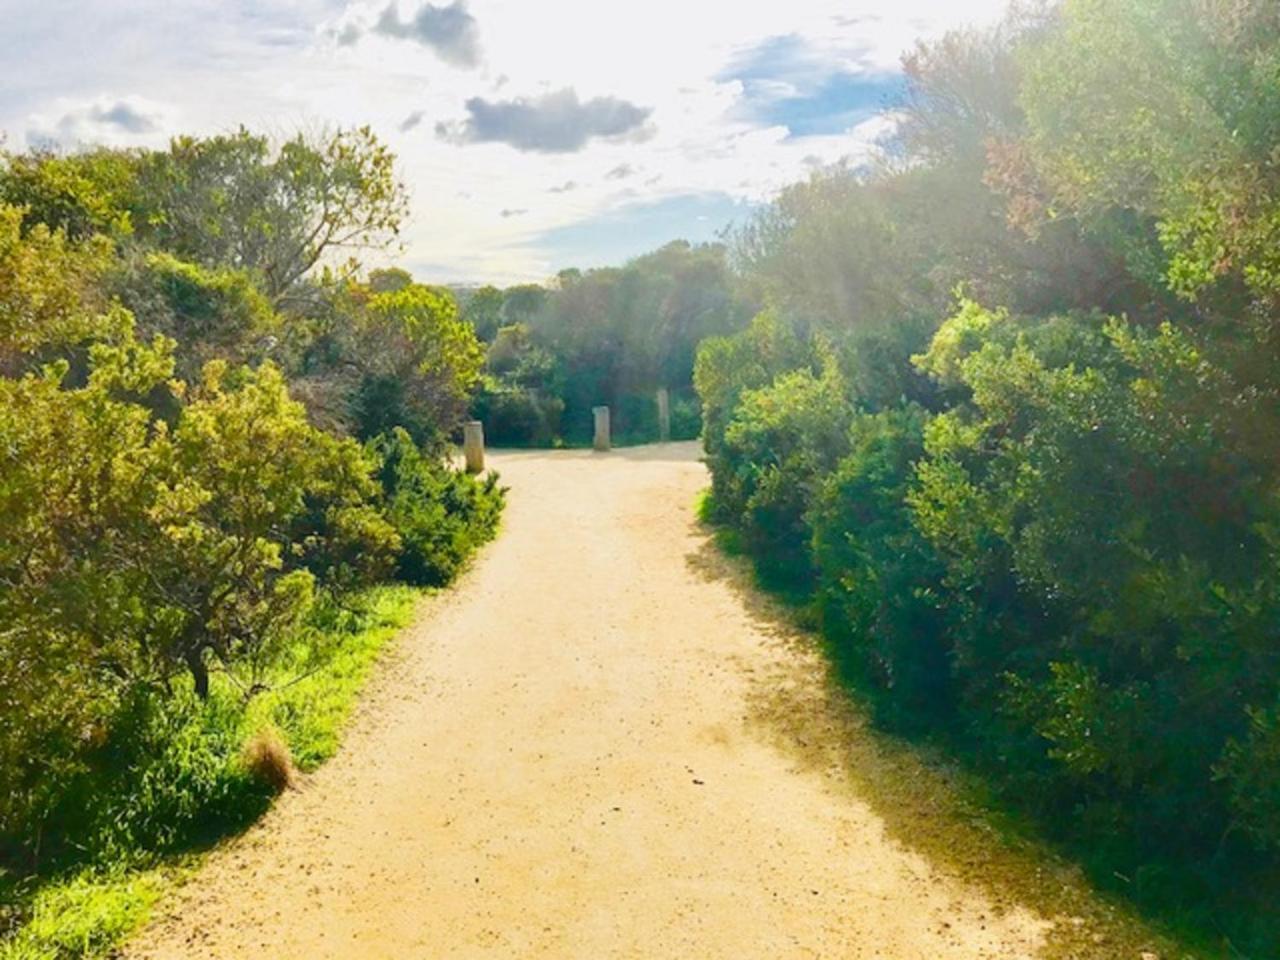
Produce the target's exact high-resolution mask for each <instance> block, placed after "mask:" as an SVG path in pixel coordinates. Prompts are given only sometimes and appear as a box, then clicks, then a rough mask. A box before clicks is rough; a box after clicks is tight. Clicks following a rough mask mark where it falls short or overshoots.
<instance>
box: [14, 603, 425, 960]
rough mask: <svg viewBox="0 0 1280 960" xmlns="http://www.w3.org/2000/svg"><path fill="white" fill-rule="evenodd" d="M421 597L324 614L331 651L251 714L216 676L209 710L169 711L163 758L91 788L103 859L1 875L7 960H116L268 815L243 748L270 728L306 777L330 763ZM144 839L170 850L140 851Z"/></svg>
mask: <svg viewBox="0 0 1280 960" xmlns="http://www.w3.org/2000/svg"><path fill="white" fill-rule="evenodd" d="M423 595H424V591H423V590H421V589H417V588H412V587H404V586H386V587H377V588H374V589H372V590H369V591H366V592H364V593H362V594H360V595H358V596H357V597H355V598H353V602H350V603H348V604H346V605H345V606H344V607H342V608H336V607H335V608H329V609H326V610H324V611H322V612H321V613H320V614H319V615H318V616H317V618H316V620H315V622H314V623H313V624H312V627H313V629H312V630H311V631H309V632H308V636H309V643H311V644H314V645H316V646H318V647H320V648H322V649H323V651H324V655H323V657H322V658H321V659H320V660H319V661H318V663H319V665H318V666H317V667H315V668H313V669H310V670H308V671H306V672H304V673H301V674H293V675H292V676H287V675H282V676H280V677H278V678H275V679H276V680H277V684H276V685H275V686H274V688H273V689H271V690H269V691H267V692H266V693H263V694H260V695H258V696H256V697H254V698H253V699H251V700H250V701H249V703H248V704H247V705H246V704H244V702H243V698H242V697H241V696H240V694H239V693H238V691H236V690H235V689H234V688H233V687H232V686H231V685H230V684H229V683H227V682H226V681H225V679H222V678H219V680H218V682H217V684H216V686H215V689H214V690H213V691H212V693H211V696H210V698H209V700H208V701H206V702H205V703H198V702H194V701H189V700H188V701H186V703H185V705H183V706H181V707H180V708H179V709H176V710H174V711H172V712H169V713H166V714H164V716H163V721H162V723H161V731H160V732H161V733H162V734H163V740H162V742H163V743H164V750H163V753H164V754H165V755H164V756H162V757H160V758H156V759H154V760H153V761H151V762H148V763H146V764H142V765H136V764H135V765H134V766H131V767H129V768H128V769H126V770H125V772H124V773H123V774H122V775H120V776H119V777H117V778H116V779H114V780H111V781H107V782H105V785H104V782H102V781H96V782H94V783H91V784H89V789H100V790H101V795H100V796H95V797H94V804H95V806H98V807H100V813H101V816H100V819H101V820H103V821H104V822H108V823H111V824H113V825H116V826H113V827H112V828H110V829H108V830H107V831H106V833H105V834H104V833H103V831H101V830H100V831H99V832H98V834H96V836H99V837H103V838H104V839H101V840H100V842H99V843H98V844H97V845H96V846H95V847H94V848H93V851H94V852H92V853H90V852H88V850H86V851H85V853H84V854H83V855H82V856H79V857H77V856H75V855H71V856H64V857H62V858H61V859H60V860H59V861H58V862H56V863H55V864H54V865H53V867H52V868H51V869H50V870H49V871H48V872H45V873H38V874H35V875H27V876H21V877H19V876H13V875H9V876H6V875H5V874H4V873H3V872H0V932H3V930H4V927H5V926H8V927H9V931H8V933H7V935H5V936H4V937H3V939H0V960H71V958H82V960H87V958H95V957H109V956H111V955H112V954H113V953H114V951H115V950H116V948H118V947H119V946H120V944H121V943H123V942H124V940H125V939H127V938H128V936H129V935H130V934H131V933H133V932H134V931H135V930H137V929H138V928H139V927H140V926H141V925H142V924H143V923H145V922H146V920H147V918H148V916H149V915H150V911H151V909H152V907H153V906H154V904H155V903H156V902H157V901H158V900H159V899H160V898H161V897H162V896H163V895H164V893H165V892H166V891H167V890H168V889H170V888H171V887H172V886H173V885H174V884H175V883H176V882H178V881H180V880H181V879H182V878H183V877H184V876H186V875H187V874H189V873H190V871H191V870H192V869H193V868H194V867H195V866H196V865H197V864H198V863H199V861H200V858H201V855H202V852H203V851H204V850H206V849H207V848H208V847H209V845H210V844H212V843H214V842H216V841H218V840H219V839H222V838H224V837H226V836H228V835H230V834H233V833H235V832H237V831H238V830H241V829H243V828H245V827H247V826H248V825H249V824H250V823H252V822H253V821H254V820H255V819H256V818H257V817H258V816H260V815H261V813H262V812H263V811H264V810H265V809H266V807H267V806H268V804H269V794H268V793H266V792H264V790H263V789H262V787H261V785H260V784H257V783H255V782H253V780H252V778H251V777H250V775H249V773H248V771H246V770H245V769H244V765H243V762H242V759H241V756H240V752H241V748H242V746H243V744H244V743H245V741H246V740H247V739H248V738H249V737H251V736H253V735H254V734H255V733H256V732H258V731H259V730H261V729H262V728H263V727H264V726H267V725H270V726H273V727H275V728H276V729H278V730H279V731H280V733H281V735H282V736H283V738H284V740H285V742H286V743H287V744H288V745H289V749H290V751H291V752H292V754H293V758H294V761H295V763H296V764H297V765H298V767H299V768H301V769H302V770H304V771H305V770H312V769H315V768H316V767H317V766H319V765H320V764H321V763H323V762H324V761H325V760H326V759H328V758H329V757H331V756H332V755H333V754H334V752H335V751H336V750H337V748H338V744H339V742H340V739H341V735H342V730H343V727H344V726H345V724H346V722H347V720H348V719H349V717H350V715H351V712H352V709H353V708H354V706H355V703H356V700H357V697H358V694H359V693H360V691H361V689H362V688H363V686H364V684H365V682H366V681H367V680H368V678H369V675H370V672H371V670H372V668H373V666H374V664H375V663H376V661H377V658H378V655H379V653H380V652H381V651H382V650H383V649H384V648H385V647H386V645H387V643H388V641H390V640H391V638H392V637H394V636H395V635H396V633H397V632H398V631H399V630H400V629H401V628H403V627H404V626H405V625H406V624H408V623H409V622H410V620H411V619H412V618H413V614H414V610H415V608H416V606H417V603H418V601H419V599H420V598H421V597H422V596H423ZM149 732H150V733H151V734H152V735H154V734H155V728H154V727H153V728H152V729H151V730H150V731H149ZM157 821H162V822H161V823H159V825H158V826H157V823H156V822H157ZM163 821H175V822H178V821H184V822H185V826H174V825H173V823H165V822H163ZM165 828H171V829H165ZM143 835H145V836H147V837H149V838H154V837H161V838H163V842H162V843H160V844H156V843H155V842H154V841H152V842H141V841H139V840H138V839H137V838H138V837H139V836H143ZM157 846H159V847H160V849H159V850H157Z"/></svg>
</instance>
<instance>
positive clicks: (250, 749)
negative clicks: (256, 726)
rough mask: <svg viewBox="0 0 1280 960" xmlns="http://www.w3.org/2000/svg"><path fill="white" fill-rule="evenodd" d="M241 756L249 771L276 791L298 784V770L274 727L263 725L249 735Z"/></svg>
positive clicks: (287, 747)
mask: <svg viewBox="0 0 1280 960" xmlns="http://www.w3.org/2000/svg"><path fill="white" fill-rule="evenodd" d="M242 758H243V760H244V765H245V767H247V768H248V770H249V772H250V773H251V774H252V775H253V776H254V777H255V778H256V779H257V780H259V781H261V782H262V783H264V784H266V785H267V786H269V787H270V788H271V789H272V790H273V791H275V792H276V793H281V792H283V791H284V790H287V789H288V788H290V787H296V786H297V784H298V770H297V768H296V767H295V766H294V765H293V755H292V754H291V753H290V752H289V745H288V744H287V743H285V742H284V738H283V737H281V736H280V731H278V730H276V728H275V727H270V726H268V727H263V728H262V729H261V730H259V731H258V732H257V733H255V734H254V735H253V736H252V737H250V738H249V739H248V741H246V743H245V745H244V751H243V753H242Z"/></svg>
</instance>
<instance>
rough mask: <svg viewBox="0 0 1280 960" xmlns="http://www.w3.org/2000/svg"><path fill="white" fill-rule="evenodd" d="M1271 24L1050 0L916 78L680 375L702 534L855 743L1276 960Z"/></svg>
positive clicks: (1172, 9)
mask: <svg viewBox="0 0 1280 960" xmlns="http://www.w3.org/2000/svg"><path fill="white" fill-rule="evenodd" d="M1268 11H1269V8H1268V7H1267V5H1266V4H1261V3H1253V2H1251V0H1242V2H1241V3H1235V4H1228V5H1214V4H1197V3H1193V2H1191V0H1143V2H1141V3H1132V2H1129V0H1068V2H1066V3H1064V4H1062V5H1061V6H1060V7H1053V8H1046V9H1045V10H1042V11H1040V12H1039V13H1036V12H1034V11H1032V12H1031V13H1030V14H1027V13H1021V14H1015V15H1014V16H1012V17H1011V18H1010V19H1009V20H1008V21H1007V22H1005V23H1004V24H1002V25H1000V26H999V27H998V28H996V29H994V30H992V31H990V32H986V33H977V32H973V33H961V34H955V35H953V36H950V37H948V38H946V39H945V40H944V41H942V42H940V43H938V44H936V45H933V46H929V47H923V48H921V49H919V50H917V51H916V52H915V53H914V54H913V55H912V56H911V57H910V58H909V59H908V76H909V80H910V86H909V90H908V94H907V96H906V98H905V102H904V104H903V107H902V109H903V113H902V118H901V124H902V125H901V127H900V132H899V139H898V141H897V144H896V148H897V150H896V152H894V153H893V155H892V157H891V161H892V162H890V163H886V164H885V165H884V166H883V167H882V168H880V169H876V170H873V171H871V172H869V173H868V172H863V173H859V174H853V173H850V172H847V171H842V170H836V171H829V172H825V173H822V174H818V175H815V177H814V179H813V180H812V181H811V182H810V183H808V184H804V185H800V186H797V187H794V188H791V189H790V190H788V191H786V192H784V194H783V196H782V197H781V198H780V199H779V201H778V202H777V203H776V204H775V205H774V206H773V207H771V208H770V209H769V210H767V211H766V212H765V213H764V214H762V215H761V216H760V217H759V218H758V219H757V220H756V221H755V222H754V223H752V224H750V225H749V226H748V227H747V228H746V229H745V230H743V231H741V232H740V233H739V235H738V237H737V239H736V243H735V247H734V256H735V259H736V261H737V262H738V264H739V265H740V267H741V269H742V270H743V271H744V275H745V279H746V281H747V282H748V283H750V284H751V285H753V286H754V287H755V288H757V289H758V290H759V292H760V295H761V296H762V297H763V298H764V299H765V300H766V301H767V302H768V303H769V305H770V306H769V309H768V310H767V311H766V312H765V313H763V314H761V316H760V317H758V318H757V320H756V321H755V322H754V323H753V324H752V326H751V327H750V328H749V329H748V330H746V331H744V332H742V333H739V334H737V335H735V336H733V337H729V338H717V339H711V340H707V341H706V342H704V343H703V345H702V347H701V350H700V352H699V356H698V360H697V364H696V376H695V383H696V386H697V388H698V391H699V393H700V395H701V399H702V404H703V424H704V427H703V441H704V446H705V449H706V453H707V462H708V464H709V466H710V468H711V471H712V504H711V506H712V515H713V516H714V517H716V518H717V519H718V520H720V521H721V522H724V523H728V524H730V525H732V526H734V527H736V528H737V530H738V531H739V533H740V537H739V539H740V540H741V541H742V542H743V543H744V544H745V545H746V546H747V547H748V549H749V550H750V551H751V553H752V555H753V556H754V557H755V559H756V561H757V564H758V566H759V568H760V571H761V573H762V575H764V576H765V578H766V580H767V581H768V582H770V583H774V584H778V585H781V586H785V587H786V588H787V589H788V590H791V591H797V590H798V591H799V592H800V595H801V596H802V597H805V598H807V599H809V600H810V601H811V602H812V606H813V609H814V610H815V612H816V614H817V616H818V618H819V620H820V623H821V624H822V628H823V631H824V633H825V634H826V635H827V637H828V638H829V640H830V642H831V648H832V651H833V653H834V655H835V657H836V659H837V660H838V662H839V664H840V666H841V667H842V669H843V671H844V675H845V676H846V677H848V678H849V679H850V680H851V681H853V682H855V683H856V684H857V685H858V686H859V687H860V688H861V689H862V690H863V691H864V692H865V693H866V695H867V696H868V697H869V698H870V701H871V702H872V703H873V705H874V708H875V710H876V713H877V716H878V717H879V718H880V719H881V720H882V721H883V722H885V723H887V724H890V725H891V726H893V727H894V728H895V729H898V730H902V731H909V732H911V733H914V734H924V735H928V736H930V737H934V738H938V739H941V740H943V741H945V742H946V743H947V744H949V745H950V746H951V747H952V748H954V749H955V750H957V751H958V752H959V753H960V754H961V755H962V756H965V757H967V758H968V759H969V760H970V761H971V762H973V763H975V764H977V765H979V766H980V767H982V768H983V769H985V770H986V771H988V772H989V773H990V774H991V775H992V777H993V779H994V781H995V782H996V783H998V784H1000V785H1001V786H1002V788H1003V795H1004V796H1006V797H1007V798H1009V799H1010V800H1011V801H1012V802H1014V803H1016V804H1017V805H1019V806H1020V807H1021V808H1022V809H1023V810H1025V811H1029V812H1031V813H1034V814H1036V815H1038V816H1040V817H1041V818H1042V822H1043V823H1044V824H1046V825H1047V826H1048V827H1049V829H1050V830H1051V831H1052V832H1053V833H1054V834H1055V835H1057V836H1058V837H1060V838H1062V839H1063V840H1066V841H1069V842H1071V843H1073V844H1075V849H1077V850H1079V851H1081V852H1082V853H1083V855H1084V857H1085V859H1086V861H1087V862H1089V863H1090V864H1091V865H1092V866H1094V867H1096V868H1098V873H1099V876H1100V877H1101V878H1103V880H1104V881H1106V882H1109V883H1113V884H1114V883H1116V882H1119V883H1121V885H1122V886H1123V888H1124V889H1125V890H1126V892H1128V893H1130V894H1132V895H1133V896H1135V897H1137V898H1138V899H1139V900H1141V901H1143V902H1145V903H1148V904H1153V905H1158V906H1161V907H1163V908H1166V909H1169V910H1170V912H1171V913H1175V914H1176V915H1177V918H1178V920H1179V921H1180V922H1186V921H1188V920H1191V921H1193V922H1196V923H1198V924H1200V925H1201V927H1202V929H1208V928H1211V927H1212V928H1216V930H1218V931H1224V932H1225V935H1226V936H1228V937H1229V938H1230V939H1231V941H1232V942H1233V943H1234V944H1235V945H1236V946H1237V947H1239V949H1241V950H1245V951H1252V953H1251V954H1250V955H1259V956H1261V955H1271V954H1272V953H1274V951H1275V947H1276V944H1277V943H1278V942H1280V940H1277V937H1280V931H1278V930H1277V929H1276V926H1275V923H1274V920H1275V918H1274V914H1273V913H1268V912H1267V909H1266V908H1265V907H1261V908H1260V906H1259V905H1260V904H1261V903H1262V902H1264V901H1266V900H1267V898H1268V897H1273V895H1274V893H1275V887H1274V866H1275V852H1276V850H1277V849H1280V846H1278V843H1277V841H1278V839H1280V838H1278V836H1277V826H1278V825H1280V777H1277V774H1276V769H1277V749H1280V724H1278V723H1277V716H1278V714H1277V697H1278V696H1280V658H1278V657H1277V650H1278V649H1280V648H1277V633H1276V627H1277V624H1278V623H1280V569H1278V567H1277V561H1278V559H1280V536H1278V535H1277V529H1278V527H1277V524H1278V521H1280V515H1278V513H1277V511H1278V510H1280V469H1277V461H1276V457H1275V452H1274V451H1275V448H1276V444H1277V443H1278V442H1280V417H1277V413H1276V411H1277V409H1280V406H1278V405H1277V400H1278V399H1280V381H1278V380H1277V378H1276V375H1275V363H1274V358H1275V348H1276V337H1275V330H1276V317H1277V313H1276V310H1277V302H1278V301H1277V299H1276V297H1275V292H1274V269H1273V265H1272V263H1271V258H1272V257H1273V251H1272V250H1271V249H1270V248H1268V247H1267V243H1268V242H1269V241H1267V240H1265V239H1264V238H1266V237H1269V236H1271V233H1270V231H1272V230H1273V229H1274V223H1273V221H1274V212H1273V210H1272V206H1273V201H1272V197H1273V194H1274V193H1275V186H1274V184H1273V183H1272V180H1274V179H1275V159H1274V144H1275V137H1274V134H1275V129H1276V128H1275V125H1274V124H1273V123H1272V122H1271V121H1270V120H1267V119H1265V118H1266V117H1269V116H1271V114H1272V113H1274V109H1273V108H1274V104H1275V100H1276V97H1277V96H1280V89H1278V88H1277V87H1276V86H1275V83H1274V76H1275V74H1274V65H1275V63H1276V62H1277V58H1278V57H1280V53H1278V52H1277V51H1280V31H1278V30H1277V29H1276V27H1277V22H1276V21H1275V17H1274V13H1273V12H1268ZM1170 104H1178V107H1177V109H1176V110H1171V108H1170V106H1169V105H1170ZM1268 111H1270V113H1268ZM1268 151H1270V152H1268ZM904 158H905V159H906V160H907V161H909V162H907V163H905V164H904V163H901V162H899V161H901V160H902V159H904ZM1246 185H1247V186H1246ZM831 237H836V238H840V239H841V242H840V243H837V244H835V245H834V246H831V247H829V248H827V247H826V246H824V244H826V243H827V241H826V239H825V238H831ZM1264 248H1266V249H1264ZM957 283H959V284H960V285H961V286H960V287H959V288H957ZM1117 878H1120V879H1119V880H1118V881H1117ZM1263 891H1267V892H1265V893H1264V892H1263ZM1272 902H1273V901H1272Z"/></svg>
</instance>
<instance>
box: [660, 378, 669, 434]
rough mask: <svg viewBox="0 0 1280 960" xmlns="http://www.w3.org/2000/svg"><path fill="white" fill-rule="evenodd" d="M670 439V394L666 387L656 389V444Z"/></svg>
mask: <svg viewBox="0 0 1280 960" xmlns="http://www.w3.org/2000/svg"><path fill="white" fill-rule="evenodd" d="M670 439H671V394H670V393H668V392H667V388H666V387H659V388H658V442H659V443H666V442H668V441H669V440H670Z"/></svg>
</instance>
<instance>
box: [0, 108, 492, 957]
mask: <svg viewBox="0 0 1280 960" xmlns="http://www.w3.org/2000/svg"><path fill="white" fill-rule="evenodd" d="M404 206H405V203H404V194H403V189H402V188H401V186H400V184H399V183H398V181H397V180H396V179H395V176H394V169H393V161H392V158H391V156H390V154H389V153H387V151H386V150H385V148H384V147H382V146H381V145H380V144H379V143H378V142H377V140H376V139H375V138H374V137H373V136H372V135H371V134H370V133H369V132H368V131H367V130H357V131H343V132H338V133H336V134H333V135H330V136H326V137H323V138H313V139H307V138H303V137H298V138H294V139H292V140H289V141H287V142H285V143H283V144H280V145H278V146H276V145H272V144H271V143H270V142H268V141H267V140H266V139H264V138H262V137H258V136H255V135H252V134H250V133H248V132H245V131H240V132H239V133H236V134H233V135H229V136H219V137H211V138H206V139H193V138H182V139H179V140H175V141H174V142H173V144H172V145H171V147H170V148H169V149H168V150H164V151H118V150H105V149H99V150H93V151H88V152H81V153H73V154H66V155H62V154H54V153H40V152H36V153H28V154H18V155H4V156H2V157H0V460H2V463H3V467H2V468H0V623H2V624H3V626H0V893H3V895H4V899H3V904H4V905H3V907H2V908H0V910H2V911H3V912H0V943H3V944H4V946H3V947H0V951H3V952H2V954H0V955H3V956H6V957H14V958H18V957H21V958H27V957H62V956H68V957H70V956H77V957H78V956H82V955H86V954H92V953H94V952H101V951H103V950H106V949H108V948H110V946H111V945H112V944H113V943H114V942H115V940H116V939H117V938H118V937H119V936H121V935H123V934H124V933H125V932H127V930H128V929H129V928H130V927H131V926H132V925H134V924H135V923H136V922H137V920H138V919H139V918H140V917H141V916H142V915H143V913H144V912H145V907H146V905H147V904H148V903H149V901H150V900H151V899H152V898H154V896H155V895H156V891H157V890H158V889H159V887H158V884H159V880H160V878H161V877H162V876H163V875H164V874H165V872H166V871H167V870H169V869H170V868H169V866H167V864H168V863H169V861H166V860H165V859H164V858H165V857H168V856H173V855H179V854H183V853H185V852H187V851H191V850H195V849H199V848H200V847H201V846H203V845H205V844H207V843H209V842H211V841H213V840H215V839H217V838H218V837H220V836H223V835H225V834H226V833H227V832H228V831H233V830H237V829H240V828H242V827H244V826H245V825H247V824H248V823H249V822H251V821H252V819H253V818H254V817H256V816H257V815H258V814H259V813H260V812H261V811H262V810H263V809H264V808H265V806H266V804H267V803H268V802H269V800H270V798H271V796H272V795H273V794H274V793H276V792H278V791H279V790H280V789H282V788H283V787H285V786H286V785H287V784H288V783H289V782H291V780H292V777H293V770H294V765H295V764H296V765H297V766H298V767H300V768H301V769H303V770H306V769H310V768H311V767H313V766H314V765H315V764H316V763H318V762H319V761H320V760H322V759H323V758H324V757H326V756H328V755H329V754H330V753H331V752H332V751H333V749H334V747H335V745H336V737H337V733H338V728H339V725H340V721H341V719H342V717H343V716H345V714H346V712H347V711H348V710H349V708H350V704H351V702H352V698H353V697H354V694H355V692H356V689H357V687H358V686H359V684H360V682H361V680H362V678H363V677H364V675H365V674H366V672H367V670H368V667H369V665H370V663H371V662H372V658H373V656H374V654H375V653H376V652H377V650H378V648H379V647H380V646H381V644H382V643H383V642H384V641H385V640H386V638H387V636H388V635H389V633H390V629H391V628H392V627H394V626H395V625H398V624H401V623H403V622H404V621H405V619H406V617H407V615H408V612H409V610H410V608H411V606H412V601H413V598H414V596H415V593H414V592H413V590H412V589H411V588H410V587H394V588H392V587H386V586H381V585H383V584H389V583H392V582H395V581H401V582H403V583H406V584H412V585H425V586H435V585H441V584H444V583H447V582H448V581H449V580H450V579H452V578H453V576H455V575H456V573H457V572H458V570H459V569H460V568H461V566H462V565H463V564H464V563H465V561H466V559H467V557H468V556H469V555H470V554H471V553H472V551H474V549H475V548H476V546H477V545H479V544H480V543H482V542H483V541H485V540H486V539H488V538H489V537H491V536H492V535H493V533H494V531H495V528H496V525H497V521H498V515H499V513H500V510H501V506H502V498H503V494H502V489H501V488H500V487H499V486H498V483H497V478H496V476H493V475H490V476H489V477H487V478H485V479H477V478H473V477H470V476H468V475H466V474H463V473H461V472H459V471H457V470H456V469H454V468H453V467H452V466H451V464H450V462H449V459H448V454H449V451H448V445H449V442H450V440H451V438H452V436H453V434H454V432H455V430H456V428H457V427H458V425H459V423H460V420H461V418H462V416H463V415H464V413H465V412H466V408H467V405H468V404H469V402H470V398H471V392H472V390H473V389H474V388H475V386H476V385H477V383H478V379H479V376H480V372H481V363H482V359H483V351H482V348H481V345H480V343H479V341H478V340H477V339H476V337H475V335H474V333H473V331H472V329H471V327H470V325H469V324H467V323H466V322H464V321H463V320H461V319H460V317H459V314H458V309H457V305H456V303H455V302H454V300H453V297H452V294H450V293H449V292H448V291H447V290H443V289H437V288H432V287H427V286H423V285H420V284H416V283H414V282H412V279H411V278H408V277H407V276H405V277H402V278H400V277H393V278H392V279H394V280H395V281H396V282H394V283H388V282H387V281H388V276H387V275H386V274H385V273H384V274H378V273H375V274H373V275H371V276H368V277H364V276H363V275H362V273H361V270H360V266H359V263H358V261H357V260H355V259H354V256H355V255H356V254H357V253H358V252H359V251H360V250H362V249H366V248H369V247H384V246H386V245H387V244H389V243H390V242H391V241H392V239H393V238H394V236H395V234H396V233H397V231H398V229H399V226H400V221H401V217H402V215H403V211H404ZM140 871H141V872H140ZM6 933H7V934H8V936H7V937H6V936H5V934H6Z"/></svg>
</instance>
